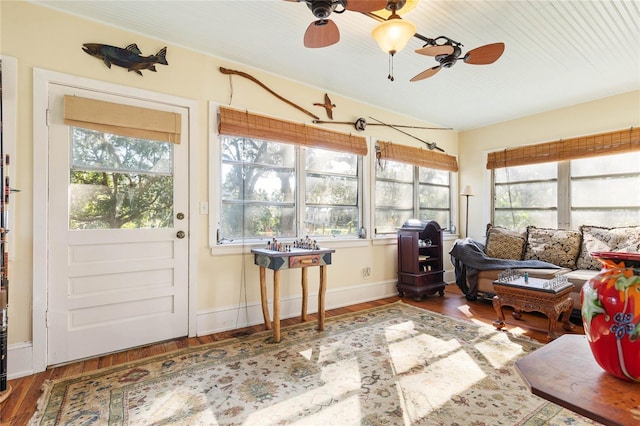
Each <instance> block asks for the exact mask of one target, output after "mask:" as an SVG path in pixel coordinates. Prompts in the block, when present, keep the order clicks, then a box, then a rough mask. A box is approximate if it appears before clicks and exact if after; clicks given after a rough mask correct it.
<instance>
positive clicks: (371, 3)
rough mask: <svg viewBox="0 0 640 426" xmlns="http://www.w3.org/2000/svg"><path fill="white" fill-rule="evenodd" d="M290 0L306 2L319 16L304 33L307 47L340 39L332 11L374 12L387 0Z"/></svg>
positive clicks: (325, 44) (381, 7)
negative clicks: (332, 17)
mask: <svg viewBox="0 0 640 426" xmlns="http://www.w3.org/2000/svg"><path fill="white" fill-rule="evenodd" d="M286 1H290V2H305V3H306V4H307V6H308V7H309V9H311V12H312V13H313V16H315V17H316V18H318V20H317V21H314V22H312V23H311V24H309V26H308V27H307V31H306V32H305V33H304V45H305V47H311V48H317V47H327V46H331V45H332V44H335V43H337V42H338V41H339V40H340V30H339V29H338V26H337V25H336V23H335V22H333V21H332V20H331V19H328V18H329V15H331V13H332V12H335V13H344V12H345V11H347V10H349V11H352V12H373V11H375V10H381V9H384V8H385V7H386V5H387V0H348V1H347V0H286Z"/></svg>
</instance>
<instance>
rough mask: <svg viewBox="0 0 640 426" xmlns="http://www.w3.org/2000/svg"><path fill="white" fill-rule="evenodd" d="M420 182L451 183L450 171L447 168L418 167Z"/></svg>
mask: <svg viewBox="0 0 640 426" xmlns="http://www.w3.org/2000/svg"><path fill="white" fill-rule="evenodd" d="M418 170H419V171H418V173H419V179H420V183H433V184H438V185H449V172H448V171H445V170H436V169H428V168H426V167H419V168H418Z"/></svg>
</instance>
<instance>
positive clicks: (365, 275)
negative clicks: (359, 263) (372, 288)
mask: <svg viewBox="0 0 640 426" xmlns="http://www.w3.org/2000/svg"><path fill="white" fill-rule="evenodd" d="M370 276H371V267H370V266H367V267H364V268H362V277H363V278H364V279H367V278H369V277H370Z"/></svg>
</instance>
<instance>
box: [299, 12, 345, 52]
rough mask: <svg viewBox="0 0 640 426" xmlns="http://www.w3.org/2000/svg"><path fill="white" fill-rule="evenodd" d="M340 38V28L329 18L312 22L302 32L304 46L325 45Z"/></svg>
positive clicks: (329, 44) (333, 42)
mask: <svg viewBox="0 0 640 426" xmlns="http://www.w3.org/2000/svg"><path fill="white" fill-rule="evenodd" d="M339 40H340V30H338V26H337V25H336V24H335V22H333V21H332V20H331V19H320V20H318V21H315V22H312V23H311V24H309V26H308V27H307V31H305V33H304V46H305V47H311V48H315V47H327V46H331V45H332V44H336V43H337V42H338V41H339Z"/></svg>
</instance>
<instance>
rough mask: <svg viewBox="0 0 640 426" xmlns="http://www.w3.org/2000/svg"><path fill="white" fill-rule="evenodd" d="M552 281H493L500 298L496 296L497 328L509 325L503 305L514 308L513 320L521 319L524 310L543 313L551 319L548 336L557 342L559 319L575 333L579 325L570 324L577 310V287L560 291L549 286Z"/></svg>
mask: <svg viewBox="0 0 640 426" xmlns="http://www.w3.org/2000/svg"><path fill="white" fill-rule="evenodd" d="M548 281H549V280H543V279H540V278H529V279H528V280H527V281H526V282H525V280H524V278H523V277H520V278H517V279H514V280H512V281H507V282H503V281H499V280H496V281H494V282H493V289H494V290H495V292H496V295H495V296H494V297H493V307H494V309H495V310H496V313H497V314H498V319H496V320H495V321H494V322H493V325H494V326H495V327H496V328H497V329H501V328H502V327H504V326H505V322H504V312H503V311H502V307H503V306H511V307H513V309H514V311H513V317H514V318H515V319H520V318H521V317H522V315H521V314H520V312H521V311H525V312H532V311H535V312H542V313H543V314H545V315H546V316H547V317H548V318H549V332H548V334H547V337H548V338H549V340H553V339H555V338H556V337H557V335H556V332H555V330H556V324H557V321H558V317H559V316H560V315H562V317H561V318H560V320H561V322H562V323H563V328H564V329H565V330H566V331H574V330H575V326H574V325H573V324H571V323H570V322H569V317H570V316H571V311H572V310H573V300H572V299H571V298H570V297H569V294H570V293H571V290H572V289H573V284H572V283H570V282H566V283H564V284H562V285H560V286H558V287H556V288H553V287H548Z"/></svg>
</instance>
